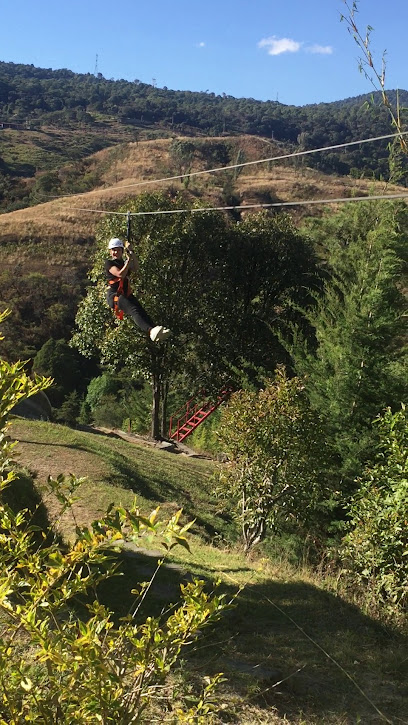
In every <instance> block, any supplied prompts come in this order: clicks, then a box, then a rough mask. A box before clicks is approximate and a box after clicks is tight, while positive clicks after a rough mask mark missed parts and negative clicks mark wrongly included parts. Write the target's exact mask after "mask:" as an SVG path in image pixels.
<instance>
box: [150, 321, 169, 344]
mask: <svg viewBox="0 0 408 725" xmlns="http://www.w3.org/2000/svg"><path fill="white" fill-rule="evenodd" d="M149 334H150V339H151V340H153V342H159V340H165V339H166V337H169V335H171V331H170V330H169V329H168V327H163V325H156V327H152V329H151V330H150V333H149Z"/></svg>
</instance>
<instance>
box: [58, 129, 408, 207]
mask: <svg viewBox="0 0 408 725" xmlns="http://www.w3.org/2000/svg"><path fill="white" fill-rule="evenodd" d="M406 134H408V131H400V132H398V133H388V134H385V135H384V136H373V137H371V138H363V139H360V140H359V141H347V142H345V143H340V144H334V145H332V146H322V147H320V148H316V149H308V150H307V151H295V152H293V153H290V154H282V155H280V156H271V157H269V158H267V159H257V160H256V161H243V162H241V163H239V164H231V165H230V166H218V167H215V168H214V169H202V170H201V171H190V172H189V173H187V174H178V175H177V176H165V177H163V178H161V179H146V180H145V181H137V182H135V183H134V184H124V185H123V186H113V187H110V190H111V191H122V189H133V188H135V187H138V186H145V185H147V184H160V183H164V182H165V181H176V180H177V179H187V178H191V177H192V176H200V175H201V176H202V175H203V174H214V173H216V172H218V171H228V170H230V169H239V168H243V167H244V166H254V165H255V164H266V163H269V162H272V161H280V160H282V159H291V158H296V157H300V156H306V155H310V154H317V153H321V152H322V151H333V150H335V149H342V148H347V147H349V146H356V145H358V144H363V143H372V142H374V141H383V140H384V139H390V138H396V137H397V136H398V137H400V136H404V135H406ZM97 191H100V189H94V190H93V192H97ZM93 192H92V191H91V192H89V191H88V192H84V191H82V192H79V193H77V194H60V195H58V196H52V195H50V196H48V195H47V197H46V198H48V199H63V198H65V199H67V198H70V197H73V196H83V195H84V194H90V193H93ZM44 196H45V195H44Z"/></svg>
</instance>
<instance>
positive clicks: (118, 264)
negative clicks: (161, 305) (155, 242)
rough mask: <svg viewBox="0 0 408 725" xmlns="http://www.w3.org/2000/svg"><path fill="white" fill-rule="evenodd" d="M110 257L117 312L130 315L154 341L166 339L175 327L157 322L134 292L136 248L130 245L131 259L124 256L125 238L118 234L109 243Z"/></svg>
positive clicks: (108, 264)
mask: <svg viewBox="0 0 408 725" xmlns="http://www.w3.org/2000/svg"><path fill="white" fill-rule="evenodd" d="M108 250H109V254H110V257H109V259H106V260H105V272H106V277H107V280H108V283H109V287H108V291H107V294H106V296H107V301H108V304H109V307H111V308H112V309H113V310H114V312H115V315H116V316H117V317H118V318H119V319H120V320H122V319H123V316H124V315H128V316H129V317H131V318H132V320H133V321H134V322H135V323H136V325H137V326H138V327H140V329H141V330H143V331H144V332H147V333H148V334H149V337H150V339H151V340H153V342H159V341H160V340H165V339H166V338H167V337H169V335H171V331H170V330H169V329H168V328H167V327H164V326H163V325H155V324H154V322H152V320H151V318H150V317H149V315H148V314H147V312H146V310H145V309H144V308H143V307H142V305H141V304H140V302H139V301H138V300H137V299H136V297H135V296H134V295H133V294H132V290H131V288H130V284H129V275H130V274H131V273H132V272H137V271H138V263H137V260H136V258H135V256H134V253H133V250H132V249H131V248H130V246H128V247H127V248H126V253H127V259H126V261H125V260H124V259H123V252H124V250H125V245H124V243H123V242H122V240H121V239H119V238H118V237H114V238H113V239H111V240H110V242H109V244H108Z"/></svg>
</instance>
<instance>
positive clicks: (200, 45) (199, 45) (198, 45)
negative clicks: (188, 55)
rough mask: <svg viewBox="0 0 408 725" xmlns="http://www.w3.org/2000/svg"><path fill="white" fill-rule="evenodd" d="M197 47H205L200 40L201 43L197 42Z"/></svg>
mask: <svg viewBox="0 0 408 725" xmlns="http://www.w3.org/2000/svg"><path fill="white" fill-rule="evenodd" d="M197 48H205V43H203V41H201V43H197Z"/></svg>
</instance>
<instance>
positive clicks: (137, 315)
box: [118, 295, 155, 332]
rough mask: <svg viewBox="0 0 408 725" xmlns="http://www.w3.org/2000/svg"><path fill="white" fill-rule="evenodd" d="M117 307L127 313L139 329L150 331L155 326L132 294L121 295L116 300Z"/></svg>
mask: <svg viewBox="0 0 408 725" xmlns="http://www.w3.org/2000/svg"><path fill="white" fill-rule="evenodd" d="M118 307H119V309H120V310H123V312H124V313H125V315H129V317H131V318H132V320H133V321H134V322H135V323H136V325H137V326H138V327H140V329H141V330H144V331H145V332H150V330H151V329H152V328H153V327H154V326H155V325H154V322H152V320H151V319H150V317H149V315H148V314H147V312H146V310H145V309H144V308H143V307H142V305H141V304H140V302H138V300H137V299H136V297H135V296H134V295H130V296H129V297H124V296H123V295H121V296H120V297H119V300H118Z"/></svg>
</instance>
